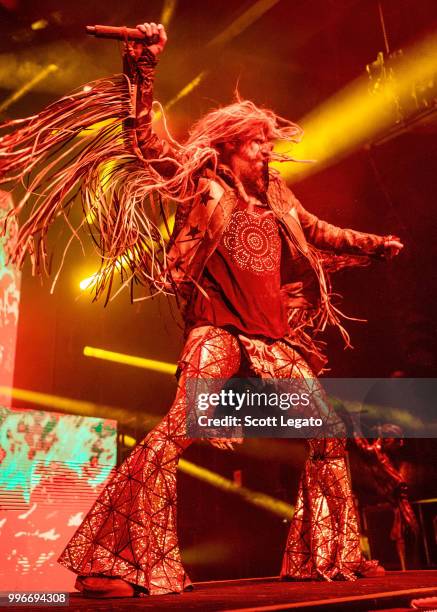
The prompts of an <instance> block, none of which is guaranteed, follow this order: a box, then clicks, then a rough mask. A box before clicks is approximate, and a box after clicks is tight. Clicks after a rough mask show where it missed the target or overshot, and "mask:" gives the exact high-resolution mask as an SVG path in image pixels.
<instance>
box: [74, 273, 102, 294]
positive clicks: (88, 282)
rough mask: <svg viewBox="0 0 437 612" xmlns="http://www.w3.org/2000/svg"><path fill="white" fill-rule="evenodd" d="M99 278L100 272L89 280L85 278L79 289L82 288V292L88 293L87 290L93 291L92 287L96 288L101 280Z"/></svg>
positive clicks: (89, 277)
mask: <svg viewBox="0 0 437 612" xmlns="http://www.w3.org/2000/svg"><path fill="white" fill-rule="evenodd" d="M99 276H100V274H99V273H98V272H96V273H95V274H93V275H92V276H88V278H84V279H83V280H82V281H80V283H79V287H80V288H81V290H82V291H86V290H87V289H91V288H92V287H94V285H95V284H96V283H97V281H98V280H99Z"/></svg>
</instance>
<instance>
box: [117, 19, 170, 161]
mask: <svg viewBox="0 0 437 612" xmlns="http://www.w3.org/2000/svg"><path fill="white" fill-rule="evenodd" d="M137 28H138V29H139V30H141V31H142V32H144V33H145V34H146V35H147V36H149V37H151V36H153V35H157V36H159V41H158V43H156V44H153V45H149V46H147V45H145V44H143V43H140V42H136V43H128V44H127V45H126V48H125V53H124V57H123V70H124V73H125V74H126V75H127V76H128V77H129V80H130V82H131V85H132V95H133V97H134V100H133V103H134V106H135V118H134V120H133V124H132V122H131V123H126V125H125V127H126V128H128V129H133V130H134V146H136V147H138V149H139V151H140V153H141V155H142V156H143V157H144V158H146V159H151V158H153V159H158V158H159V157H162V156H163V155H166V154H167V152H168V145H167V143H165V142H163V141H161V140H160V139H159V138H158V137H157V136H156V134H154V133H153V130H152V103H153V82H154V78H155V67H156V65H157V63H158V56H159V55H160V53H162V52H163V50H164V47H165V45H166V42H167V34H166V32H165V28H164V26H163V25H162V24H160V23H159V24H156V23H143V24H139V25H137Z"/></svg>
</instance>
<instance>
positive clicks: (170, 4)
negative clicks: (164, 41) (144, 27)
mask: <svg viewBox="0 0 437 612" xmlns="http://www.w3.org/2000/svg"><path fill="white" fill-rule="evenodd" d="M177 4H178V2H177V0H164V4H163V7H162V12H161V17H160V22H161V23H162V25H163V26H164V27H165V28H166V29H168V26H169V25H170V22H171V20H172V18H173V15H174V12H175V10H176V7H177Z"/></svg>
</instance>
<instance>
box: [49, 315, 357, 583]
mask: <svg viewBox="0 0 437 612" xmlns="http://www.w3.org/2000/svg"><path fill="white" fill-rule="evenodd" d="M240 347H242V348H243V350H244V352H245V356H246V358H248V359H249V361H250V364H251V366H252V369H253V370H254V371H255V372H256V373H257V375H259V376H265V377H266V376H268V377H271V376H274V377H277V378H290V377H295V378H308V379H313V374H312V372H311V370H310V369H309V367H308V365H307V364H306V363H305V361H304V360H303V359H302V357H301V356H300V355H299V354H298V353H297V351H295V350H294V349H293V348H292V347H290V346H289V345H287V344H285V343H283V342H280V341H278V342H275V343H274V344H272V345H266V344H265V343H263V342H262V341H260V340H253V339H249V338H246V337H244V336H240V337H239V340H238V339H237V338H236V337H235V336H233V335H231V334H230V333H229V332H227V331H225V330H223V329H220V328H215V327H212V326H205V327H201V328H196V329H194V330H193V331H192V332H191V333H190V335H189V337H188V340H187V342H186V345H185V347H184V351H183V353H182V357H181V360H180V366H181V376H180V379H179V383H178V389H177V393H176V398H175V401H174V403H173V405H172V407H171V409H170V411H169V412H168V414H167V415H166V416H165V417H164V419H163V420H162V421H161V422H160V424H159V425H158V426H157V427H155V428H154V429H153V430H152V431H151V432H150V433H149V434H148V435H147V436H146V437H145V438H144V440H143V441H142V442H140V443H139V444H138V445H137V446H136V447H135V448H134V450H133V451H132V452H131V454H130V455H129V456H128V457H127V459H126V460H125V461H124V462H123V464H122V465H121V466H120V467H119V468H118V469H117V471H116V472H115V473H114V475H113V476H112V478H111V479H110V481H109V482H108V484H107V486H106V487H105V489H104V490H103V491H102V492H101V494H100V496H99V497H98V499H97V500H96V502H95V503H94V505H93V507H92V508H91V510H90V511H89V512H88V514H87V516H86V517H85V519H84V521H83V523H82V524H81V525H80V527H79V528H78V529H77V531H76V533H75V534H74V535H73V537H72V538H71V540H70V542H69V543H68V544H67V546H66V548H65V550H64V551H63V553H62V555H61V556H60V558H59V562H60V563H61V564H63V565H65V566H66V567H67V568H69V569H70V570H72V571H73V572H75V573H76V574H79V575H82V576H89V575H103V576H117V577H121V578H123V579H124V580H126V581H128V582H130V583H132V584H133V585H135V586H137V587H139V588H140V590H143V591H144V592H147V593H149V594H150V595H155V594H163V593H169V592H182V591H183V590H184V589H185V588H187V587H189V586H190V584H191V583H190V581H189V578H188V576H187V574H186V573H185V570H184V568H183V566H182V562H181V556H180V552H179V547H178V538H177V531H176V510H177V497H176V495H177V493H176V470H177V464H178V460H179V457H180V456H181V455H182V453H183V451H184V450H185V449H186V448H187V447H188V446H189V445H190V443H191V441H192V440H190V439H189V438H187V436H186V430H185V415H186V400H185V381H186V379H187V378H191V379H195V378H198V379H202V378H230V377H232V376H233V375H235V374H236V373H237V371H238V369H239V366H240V360H241V348H240ZM317 384H318V383H317ZM320 398H321V399H320V411H323V412H324V413H325V414H327V413H329V407H328V406H327V404H326V402H324V399H323V392H322V391H321V389H320ZM344 444H345V442H344V440H343V439H334V438H333V439H328V440H311V441H310V456H309V458H308V460H307V463H306V466H305V469H304V474H303V476H302V479H301V483H300V488H299V494H298V500H297V504H296V513H295V515H294V518H293V520H292V524H291V527H290V532H289V536H288V539H287V545H286V550H285V555H284V560H283V566H282V572H281V575H282V576H283V577H293V578H296V579H302V578H317V577H323V578H325V579H328V580H329V579H332V578H334V577H342V578H347V579H353V578H354V577H355V575H356V574H357V573H359V572H360V571H361V570H362V568H363V563H364V562H363V560H362V556H361V552H360V548H359V533H358V527H357V521H356V516H355V511H354V507H353V502H352V497H351V491H350V485H349V479H348V474H347V470H346V465H345V459H344V453H345V450H344Z"/></svg>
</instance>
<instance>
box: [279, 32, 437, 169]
mask: <svg viewBox="0 0 437 612" xmlns="http://www.w3.org/2000/svg"><path fill="white" fill-rule="evenodd" d="M391 67H392V69H393V75H392V77H391V78H390V79H387V81H385V82H384V83H383V86H382V87H381V89H380V90H379V91H378V92H376V93H375V91H373V92H372V91H370V90H369V80H368V77H367V75H365V76H362V77H360V78H358V79H357V80H356V81H354V82H353V83H351V84H349V85H348V86H347V87H345V88H344V89H343V90H342V91H340V92H339V93H337V94H335V95H334V96H333V97H332V98H330V99H329V100H328V101H327V102H325V103H324V104H322V105H321V106H320V107H318V108H316V109H315V110H314V111H312V112H311V113H310V114H309V115H307V116H306V117H304V119H302V120H301V121H299V123H300V125H302V127H303V129H304V131H305V137H304V139H303V141H302V143H301V144H299V146H298V147H297V149H295V155H296V156H297V157H298V158H299V159H314V160H316V161H317V163H315V164H293V163H289V164H280V163H278V164H277V167H278V168H279V170H280V171H281V174H282V176H283V177H284V178H285V179H286V180H287V181H296V180H299V179H301V178H303V177H305V176H307V175H309V174H312V173H315V172H318V171H319V170H320V169H322V168H324V167H326V166H327V165H328V164H332V163H333V162H334V161H336V160H338V159H340V158H341V157H343V156H344V155H346V154H348V153H350V152H351V151H353V150H356V149H357V148H359V147H360V146H362V145H363V144H366V143H369V142H371V140H372V139H374V138H375V137H376V136H377V135H378V134H381V132H382V131H383V130H387V129H388V128H390V127H392V126H393V125H395V123H396V121H398V120H399V115H398V109H397V104H398V101H399V100H402V98H405V97H409V96H410V97H411V95H412V92H413V90H414V87H415V84H417V83H418V82H423V81H426V80H427V79H432V78H435V76H436V73H437V36H436V35H433V36H430V37H428V38H427V39H425V40H423V41H421V42H420V43H418V44H416V45H415V46H414V47H412V48H410V49H408V50H406V52H405V53H404V54H399V55H398V56H397V59H396V60H394V63H393V64H392V66H391ZM403 110H404V109H403ZM405 110H406V111H407V112H408V113H409V114H411V113H412V112H414V111H417V108H415V109H413V108H410V109H408V108H407V109H405ZM403 118H404V119H406V118H407V116H404V117H403ZM275 150H276V151H278V152H281V153H285V152H287V151H289V150H290V145H289V144H287V143H278V145H277V147H276V149H275Z"/></svg>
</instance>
